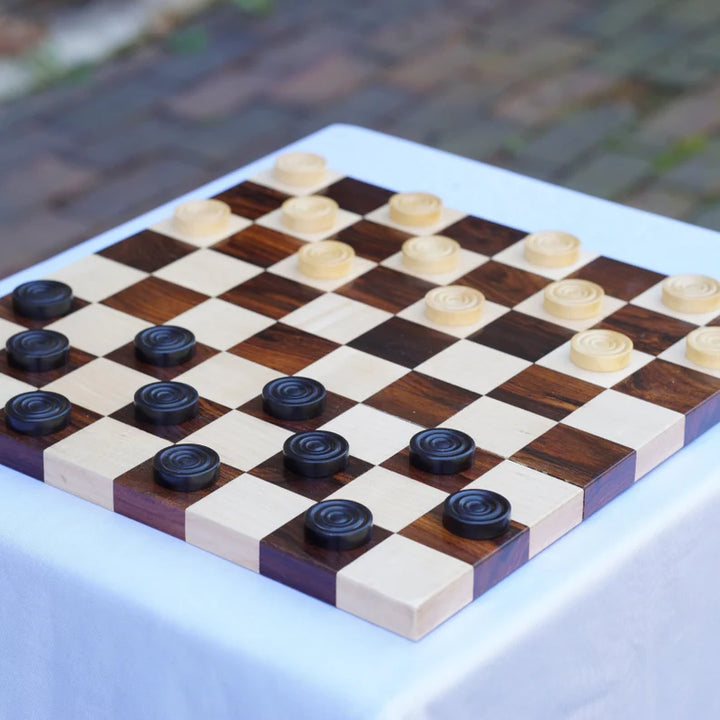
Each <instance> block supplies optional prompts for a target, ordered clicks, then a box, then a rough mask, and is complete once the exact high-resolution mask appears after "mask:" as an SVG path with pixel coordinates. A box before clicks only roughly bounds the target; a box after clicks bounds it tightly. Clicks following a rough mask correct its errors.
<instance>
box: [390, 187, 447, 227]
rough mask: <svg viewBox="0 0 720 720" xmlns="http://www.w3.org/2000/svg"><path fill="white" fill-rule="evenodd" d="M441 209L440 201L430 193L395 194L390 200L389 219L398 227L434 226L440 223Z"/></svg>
mask: <svg viewBox="0 0 720 720" xmlns="http://www.w3.org/2000/svg"><path fill="white" fill-rule="evenodd" d="M442 209H443V204H442V200H441V199H440V198H439V197H437V195H431V194H430V193H421V192H406V193H397V194H396V195H393V196H392V197H391V198H390V219H391V220H392V221H393V222H396V223H398V225H410V226H412V227H423V226H428V225H434V224H435V223H437V222H440V218H441V217H442Z"/></svg>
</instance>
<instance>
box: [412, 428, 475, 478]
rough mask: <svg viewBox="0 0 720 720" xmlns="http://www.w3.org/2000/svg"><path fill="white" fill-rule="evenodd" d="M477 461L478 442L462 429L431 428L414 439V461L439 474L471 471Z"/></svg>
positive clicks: (421, 467) (414, 436)
mask: <svg viewBox="0 0 720 720" xmlns="http://www.w3.org/2000/svg"><path fill="white" fill-rule="evenodd" d="M474 458H475V441H474V440H473V439H472V438H471V437H470V436H469V435H468V434H467V433H464V432H462V431H461V430H450V429H449V428H430V429H429V430H421V431H420V432H419V433H416V434H415V435H413V436H412V437H411V438H410V462H411V463H412V464H413V465H414V466H415V467H416V468H419V469H420V470H424V471H425V472H429V473H434V474H435V475H453V474H455V473H459V472H462V471H463V470H467V468H469V467H470V466H471V465H472V463H473V459H474Z"/></svg>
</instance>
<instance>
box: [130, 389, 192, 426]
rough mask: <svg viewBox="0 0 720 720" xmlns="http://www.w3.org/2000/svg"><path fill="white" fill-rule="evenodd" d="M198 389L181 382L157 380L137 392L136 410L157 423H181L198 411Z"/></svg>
mask: <svg viewBox="0 0 720 720" xmlns="http://www.w3.org/2000/svg"><path fill="white" fill-rule="evenodd" d="M198 400H199V396H198V391H197V390H196V389H195V388H194V387H191V386H190V385H187V384H185V383H181V382H171V381H163V382H155V383H150V384H149V385H143V386H142V387H141V388H140V389H139V390H138V391H137V392H136V393H135V399H134V402H135V412H136V414H137V415H139V416H140V418H141V419H143V420H146V421H149V422H151V423H154V424H155V425H179V424H180V423H183V422H185V421H186V420H190V419H191V418H194V417H195V416H196V415H197V413H198Z"/></svg>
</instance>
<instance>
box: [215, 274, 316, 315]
mask: <svg viewBox="0 0 720 720" xmlns="http://www.w3.org/2000/svg"><path fill="white" fill-rule="evenodd" d="M321 295H322V292H320V290H316V289H315V288H312V287H310V286H309V285H303V284H302V283H299V282H295V280H289V279H288V278H284V277H280V276H279V275H273V274H272V273H261V274H260V275H256V276H255V277H253V278H250V280H248V281H247V282H244V283H242V284H240V285H236V286H235V287H234V288H232V289H231V290H228V291H227V292H226V293H224V294H223V295H221V296H220V299H221V300H226V301H227V302H229V303H233V304H234V305H240V306H242V307H244V308H247V309H248V310H253V311H254V312H258V313H260V314H262V315H268V316H269V317H271V318H274V319H275V320H279V319H280V318H281V317H284V316H285V315H287V314H288V313H291V312H292V311H293V310H297V309H298V308H299V307H302V306H303V305H306V304H307V303H309V302H310V301H311V300H315V298H318V297H320V296H321Z"/></svg>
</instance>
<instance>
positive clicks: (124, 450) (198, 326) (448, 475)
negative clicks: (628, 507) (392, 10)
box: [0, 153, 720, 639]
mask: <svg viewBox="0 0 720 720" xmlns="http://www.w3.org/2000/svg"><path fill="white" fill-rule="evenodd" d="M0 337H2V339H3V340H4V341H5V342H6V349H5V351H4V352H3V353H0V399H1V400H2V402H3V403H5V409H4V411H3V413H2V418H0V420H1V421H2V426H1V428H0V461H2V462H3V463H4V464H5V465H8V466H10V467H13V468H15V469H18V470H20V471H22V472H25V473H26V474H28V475H30V476H33V477H36V478H38V479H41V480H44V481H45V482H46V483H48V484H51V485H54V486H56V487H60V488H63V489H65V490H67V491H69V492H71V493H74V494H76V495H78V496H80V497H82V498H85V499H87V500H91V501H92V502H95V503H97V504H99V505H101V506H103V507H106V508H108V509H110V510H114V511H115V512H118V513H122V514H123V515H126V516H128V517H131V518H134V519H136V520H138V521H140V522H143V523H146V524H149V525H152V526H153V527H156V528H158V529H159V530H162V531H164V532H167V533H170V534H172V535H174V536H176V537H179V538H182V539H185V540H187V541H188V542H191V543H193V544H195V545H197V546H199V547H202V548H204V549H206V550H209V551H211V552H213V553H216V554H218V555H221V556H223V557H226V558H228V559H229V560H232V561H233V562H236V563H239V564H241V565H243V566H245V567H247V568H250V569H252V570H255V571H259V572H261V573H262V574H264V575H266V576H268V577H271V578H275V579H277V580H280V581H281V582H284V583H286V584H288V585H291V586H292V587H295V588H297V589H299V590H302V591H303V592H306V593H308V594H310V595H313V596H314V597H318V598H320V599H322V600H325V601H327V602H329V603H332V604H335V605H337V606H338V607H340V608H343V609H345V610H347V611H349V612H352V613H354V614H356V615H359V616H360V617H363V618H366V619H368V620H370V621H372V622H375V623H377V624H380V625H382V626H384V627H387V628H389V629H391V630H393V631H395V632H398V633H400V634H402V635H405V636H407V637H411V638H414V639H416V638H419V637H422V635H424V634H425V633H427V632H428V631H430V630H431V629H433V628H434V627H436V626H437V625H438V624H439V623H441V622H442V621H443V620H445V619H446V618H447V617H449V616H450V615H452V614H453V613H454V612H456V611H457V610H459V609H460V608H462V607H463V606H464V605H466V604H467V603H469V602H470V601H471V600H472V599H473V598H475V597H477V596H478V595H480V594H481V593H483V592H484V591H485V590H487V589H488V588H489V587H491V586H492V585H494V584H495V583H497V582H498V581H499V580H501V579H502V578H503V577H505V576H507V575H508V574H509V573H511V572H512V571H513V570H515V569H516V568H518V567H519V566H520V565H522V564H523V563H524V562H526V561H527V560H528V559H529V558H531V557H532V556H534V555H536V554H537V553H538V552H540V551H541V550H542V549H544V548H545V547H547V546H548V545H549V544H550V543H552V542H553V541H554V540H556V539H557V538H558V537H560V536H561V535H563V534H565V533H566V532H568V531H569V530H570V529H572V528H573V527H574V526H575V525H577V524H578V523H579V522H581V521H582V519H583V518H584V517H587V516H588V515H590V514H592V513H593V512H595V511H597V510H598V509H600V508H601V507H602V506H603V505H605V504H606V503H607V502H609V501H610V500H612V498H614V497H615V496H616V495H618V494H619V493H620V492H622V491H623V490H625V489H626V488H628V487H629V486H630V485H632V483H633V482H635V480H637V479H638V478H640V477H641V476H643V475H644V474H645V473H647V472H648V471H649V470H651V469H652V468H653V467H655V466H656V465H658V464H659V463H660V462H662V461H663V460H664V459H666V458H667V457H669V456H670V455H671V454H673V453H674V452H675V451H677V450H678V449H680V448H681V447H683V446H684V445H685V444H687V443H688V442H691V441H692V440H693V439H694V438H695V437H697V436H698V435H699V434H701V433H702V432H704V431H705V430H707V429H708V428H709V427H711V426H712V425H714V424H715V423H716V422H718V420H720V286H719V285H718V283H717V282H716V281H715V280H713V279H712V278H708V277H705V276H703V275H700V274H698V275H679V276H674V277H665V276H662V275H660V274H658V273H655V272H652V271H650V270H643V269H641V268H637V267H633V266H630V265H627V264H625V263H622V262H619V261H616V260H611V259H608V258H604V257H600V256H598V255H596V254H593V253H590V252H588V251H587V250H585V249H583V248H582V247H581V244H580V241H579V240H578V238H577V237H575V236H573V235H571V234H568V233H566V232H559V231H541V232H533V233H531V234H529V235H528V234H527V233H525V232H521V231H518V230H515V229H512V228H508V227H504V226H499V225H496V224H494V223H492V222H489V221H487V220H482V219H480V218H477V217H473V216H470V215H467V214H465V213H462V212H459V211H456V210H452V209H450V208H446V207H444V206H443V203H442V201H441V200H440V199H439V198H437V197H436V196H434V195H432V194H429V193H420V192H411V193H393V192H391V191H389V190H385V189H384V188H381V187H376V186H372V185H368V184H367V183H363V182H360V181H358V180H355V179H352V178H349V177H343V176H340V175H338V174H337V173H334V172H332V171H331V170H329V169H328V168H327V166H326V163H325V160H324V159H323V158H321V157H319V156H317V155H313V154H309V153H293V154H289V155H283V156H280V157H279V158H278V160H277V162H276V164H275V166H274V167H273V168H268V169H267V170H265V171H264V172H262V173H261V174H260V175H258V176H257V177H255V178H253V179H252V180H251V181H246V182H243V183H241V184H240V185H238V186H236V187H233V188H231V189H229V190H227V191H226V192H223V193H221V194H220V195H219V196H217V197H216V198H214V199H211V200H193V201H190V202H186V203H183V204H181V205H179V206H178V208H177V209H176V211H175V214H174V215H173V216H172V217H169V218H167V219H165V220H163V221H162V222H160V223H158V224H157V225H156V226H154V227H152V228H150V229H148V230H145V231H143V232H141V233H139V234H137V235H134V236H132V237H129V238H127V239H125V240H123V241H121V242H119V243H117V244H115V245H112V246H110V247H108V248H107V249H105V250H103V251H101V252H99V253H97V254H95V255H90V256H88V257H85V258H83V259H82V260H80V261H78V262H76V263H74V264H72V265H70V266H68V267H66V268H64V269H62V270H60V271H58V272H57V273H55V274H54V275H53V276H52V277H50V278H47V279H42V280H37V281H33V282H29V283H25V284H23V285H20V286H19V287H17V288H16V289H15V291H14V292H13V293H12V295H11V296H8V297H5V298H2V299H0Z"/></svg>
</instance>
